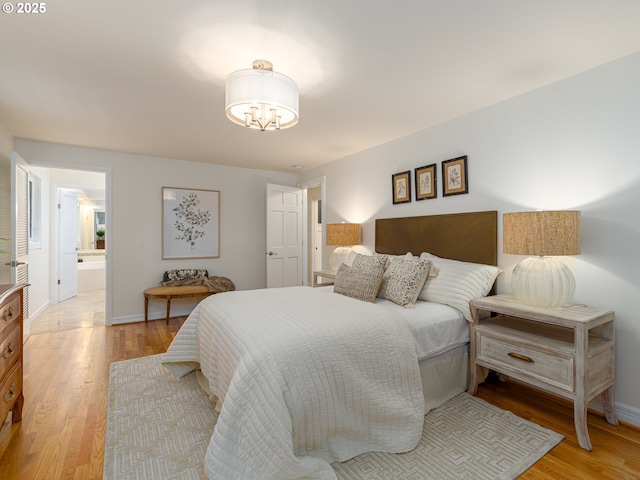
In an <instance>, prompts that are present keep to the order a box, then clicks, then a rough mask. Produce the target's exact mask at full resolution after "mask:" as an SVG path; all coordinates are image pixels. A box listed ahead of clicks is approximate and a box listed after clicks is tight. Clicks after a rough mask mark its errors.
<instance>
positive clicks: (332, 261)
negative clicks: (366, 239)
mask: <svg viewBox="0 0 640 480" xmlns="http://www.w3.org/2000/svg"><path fill="white" fill-rule="evenodd" d="M350 253H351V247H338V248H336V249H335V250H334V251H333V252H332V253H331V256H330V257H329V270H331V271H332V272H337V271H338V268H340V265H341V264H343V263H347V259H348V258H349V254H350Z"/></svg>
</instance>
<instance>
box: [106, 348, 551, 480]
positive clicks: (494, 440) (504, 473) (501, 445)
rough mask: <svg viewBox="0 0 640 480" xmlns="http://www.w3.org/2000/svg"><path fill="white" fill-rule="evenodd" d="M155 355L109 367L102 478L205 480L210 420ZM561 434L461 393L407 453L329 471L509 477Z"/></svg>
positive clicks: (428, 421)
mask: <svg viewBox="0 0 640 480" xmlns="http://www.w3.org/2000/svg"><path fill="white" fill-rule="evenodd" d="M161 359H162V356H161V355H151V356H147V357H142V358H138V359H133V360H125V361H122V362H114V363H112V364H111V373H110V378H109V406H108V413H107V430H106V440H105V455H104V471H103V479H104V480H116V479H117V480H122V479H154V480H169V479H184V480H192V479H193V480H201V479H204V478H205V476H204V473H203V466H202V459H203V458H204V454H205V452H206V449H207V445H208V444H209V440H210V439H211V433H212V432H213V428H214V426H215V422H216V414H215V412H214V409H213V407H212V405H211V403H210V401H209V398H208V397H207V395H206V394H205V393H204V392H203V391H202V390H201V389H200V387H199V385H198V381H197V379H196V376H195V374H190V375H187V376H186V377H184V378H183V379H181V380H178V379H176V378H175V377H173V376H172V375H171V374H169V373H168V372H167V371H166V370H165V369H164V368H163V367H162V365H161V363H160V362H161ZM562 438H563V437H562V435H560V434H557V433H555V432H553V431H551V430H548V429H545V428H542V427H540V426H538V425H536V424H534V423H531V422H528V421H526V420H523V419H521V418H519V417H517V416H515V415H513V414H512V413H510V412H507V411H504V410H501V409H499V408H497V407H494V406H493V405H490V404H488V403H487V402H485V401H483V400H481V399H479V398H476V397H472V396H470V395H468V394H466V393H461V394H460V395H458V396H456V397H455V398H452V399H451V400H449V401H448V402H447V403H445V404H444V405H442V406H440V407H438V408H436V409H434V410H432V411H430V412H429V413H428V414H427V415H426V416H425V423H424V429H423V433H422V440H421V441H420V443H419V445H418V446H417V447H416V448H415V449H414V450H412V451H411V452H408V453H403V454H385V453H373V452H372V453H365V454H362V455H359V456H357V457H355V458H353V459H351V460H349V461H347V462H343V463H334V464H333V465H332V466H333V468H334V471H335V472H336V475H337V476H338V478H339V479H340V480H364V479H366V480H389V479H394V480H418V479H420V480H425V479H434V480H447V479H451V480H458V479H463V478H464V479H467V480H496V479H514V478H516V477H518V475H520V474H521V473H522V472H524V471H525V470H526V469H528V468H529V467H530V466H531V465H533V464H534V463H535V462H536V461H538V460H539V459H540V458H541V457H542V456H544V455H545V454H546V453H547V452H548V451H549V450H551V449H552V448H553V447H554V446H555V445H556V444H557V443H558V442H560V441H561V440H562Z"/></svg>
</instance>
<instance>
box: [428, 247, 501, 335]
mask: <svg viewBox="0 0 640 480" xmlns="http://www.w3.org/2000/svg"><path fill="white" fill-rule="evenodd" d="M420 258H422V259H425V260H430V261H431V262H433V264H434V265H435V266H436V268H437V271H438V274H437V276H435V277H429V278H427V281H426V282H425V283H424V286H423V287H422V290H421V291H420V293H419V295H418V298H419V299H420V300H426V301H428V302H436V303H442V304H444V305H449V306H450V307H453V308H455V309H456V310H459V311H460V312H461V313H462V315H464V318H466V319H467V320H468V321H470V322H471V321H473V320H472V318H471V309H470V308H469V302H470V301H471V300H473V299H474V298H482V297H486V296H487V294H488V293H489V292H490V291H491V287H492V286H493V283H494V282H495V280H496V278H497V277H498V275H500V274H501V273H502V269H501V268H500V267H496V266H495V265H484V264H481V263H470V262H461V261H458V260H450V259H448V258H440V257H437V256H435V255H432V254H430V253H423V254H422V255H420Z"/></svg>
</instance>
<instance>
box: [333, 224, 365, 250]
mask: <svg viewBox="0 0 640 480" xmlns="http://www.w3.org/2000/svg"><path fill="white" fill-rule="evenodd" d="M361 242H362V227H361V226H360V224H359V223H329V224H327V245H360V243H361Z"/></svg>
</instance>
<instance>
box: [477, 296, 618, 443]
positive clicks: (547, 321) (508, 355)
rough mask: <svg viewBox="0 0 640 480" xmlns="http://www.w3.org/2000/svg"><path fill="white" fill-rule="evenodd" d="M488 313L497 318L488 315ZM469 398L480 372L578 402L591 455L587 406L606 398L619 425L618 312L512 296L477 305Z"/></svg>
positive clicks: (582, 437)
mask: <svg viewBox="0 0 640 480" xmlns="http://www.w3.org/2000/svg"><path fill="white" fill-rule="evenodd" d="M487 313H489V314H491V313H493V314H497V315H494V316H488V315H487ZM471 314H472V316H473V319H474V321H473V324H472V325H471V338H470V352H469V359H470V371H469V393H470V394H472V395H473V394H475V393H476V390H477V386H478V377H479V372H478V367H479V366H483V367H487V368H490V369H491V370H495V371H496V372H498V373H502V374H504V375H507V376H509V377H513V378H514V379H516V380H518V381H521V382H523V383H526V384H529V385H532V386H534V387H537V388H540V389H542V390H544V391H546V392H549V393H552V394H555V395H559V396H561V397H564V398H568V399H570V400H572V401H573V403H574V408H573V411H574V413H573V416H574V422H575V426H576V434H577V437H578V442H579V443H580V446H581V447H582V448H584V449H585V450H591V449H592V447H591V440H590V439H589V432H588V431H587V407H588V405H589V401H590V400H591V399H593V398H594V397H595V396H596V395H599V394H601V395H602V404H603V407H604V412H605V415H606V418H607V421H608V422H609V423H611V424H613V425H617V424H618V420H617V419H616V414H615V407H614V404H613V386H614V380H615V331H614V317H615V315H614V312H613V311H611V310H596V309H593V308H588V307H584V306H579V305H570V306H567V307H562V308H537V307H530V306H527V305H524V304H523V303H522V302H520V301H519V300H518V299H517V298H516V297H514V296H512V295H495V296H491V297H486V298H481V299H477V300H472V301H471Z"/></svg>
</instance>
